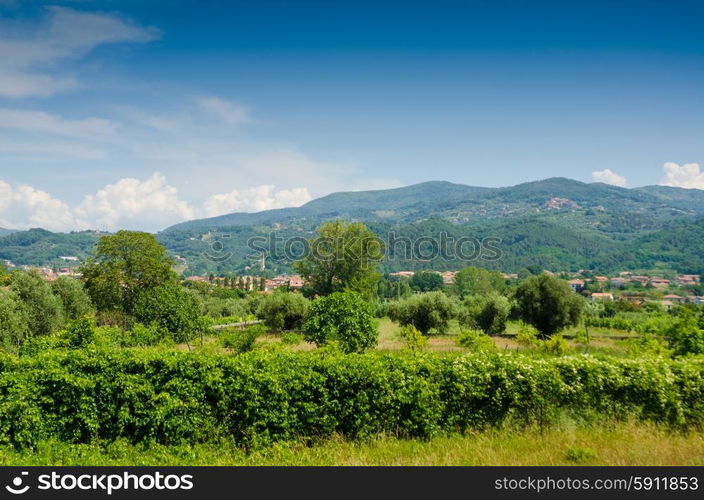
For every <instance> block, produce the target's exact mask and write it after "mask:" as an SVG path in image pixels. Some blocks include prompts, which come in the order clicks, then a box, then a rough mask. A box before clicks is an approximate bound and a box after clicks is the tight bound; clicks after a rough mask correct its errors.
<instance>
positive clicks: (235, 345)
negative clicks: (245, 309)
mask: <svg viewBox="0 0 704 500" xmlns="http://www.w3.org/2000/svg"><path fill="white" fill-rule="evenodd" d="M263 333H264V327H263V326H261V325H252V326H249V327H247V328H244V329H240V328H232V329H230V330H227V331H225V332H224V333H223V334H222V335H221V337H220V342H221V344H222V346H223V347H225V348H227V349H232V350H233V351H234V352H236V353H243V352H249V351H251V350H252V349H254V343H255V342H256V340H257V337H259V336H260V335H262V334H263Z"/></svg>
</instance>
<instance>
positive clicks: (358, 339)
mask: <svg viewBox="0 0 704 500" xmlns="http://www.w3.org/2000/svg"><path fill="white" fill-rule="evenodd" d="M303 329H304V331H305V338H306V340H308V341H309V342H314V343H315V344H316V345H318V346H321V345H325V344H326V343H327V342H329V341H330V340H337V341H339V342H340V347H341V348H342V350H343V351H344V352H347V353H349V352H362V351H364V350H366V349H369V348H370V347H374V346H375V345H376V343H377V339H378V337H379V332H378V331H377V327H376V321H375V319H374V309H373V306H372V304H371V303H370V302H368V301H367V300H365V299H364V298H363V297H362V296H361V295H360V294H358V293H357V292H351V291H346V292H335V293H333V294H330V295H328V296H327V297H322V298H319V299H317V300H315V301H313V303H312V304H311V306H310V311H309V313H308V318H307V319H306V322H305V324H304V326H303Z"/></svg>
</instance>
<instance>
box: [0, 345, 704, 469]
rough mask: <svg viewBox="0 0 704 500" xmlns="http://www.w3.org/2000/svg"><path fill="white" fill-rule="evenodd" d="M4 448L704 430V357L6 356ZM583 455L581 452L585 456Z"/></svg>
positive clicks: (0, 421) (0, 406) (0, 437)
mask: <svg viewBox="0 0 704 500" xmlns="http://www.w3.org/2000/svg"><path fill="white" fill-rule="evenodd" d="M0 387H1V388H2V394H3V397H2V398H0V443H3V444H8V445H13V446H15V447H18V448H23V447H32V446H34V445H36V443H37V442H38V441H40V440H44V439H55V440H58V441H64V442H69V443H92V442H94V441H95V440H109V441H114V440H118V439H126V440H129V441H130V442H155V443H161V444H166V445H176V444H179V443H196V442H204V441H210V442H212V441H215V440H217V439H230V440H232V441H233V442H235V443H237V444H240V445H245V446H250V447H251V446H257V445H263V444H268V443H271V442H274V441H279V440H293V439H299V440H301V439H319V438H321V437H327V436H333V435H340V436H343V437H345V438H351V439H353V438H357V437H364V436H372V435H376V434H387V435H396V436H400V437H419V438H424V437H429V436H433V435H438V434H442V433H453V432H458V431H460V432H461V431H464V430H468V429H481V428H485V427H492V426H496V427H498V426H501V425H504V424H505V423H508V422H517V423H524V424H528V425H529V424H548V423H550V422H552V421H555V419H557V418H559V417H561V416H568V417H574V418H591V419H594V420H596V421H599V420H600V419H601V418H603V417H604V416H609V418H615V419H628V418H634V419H637V420H645V421H653V422H658V423H663V424H667V425H671V426H673V427H681V428H684V427H690V428H696V427H697V426H701V425H703V424H704V359H702V358H696V357H692V358H686V359H684V358H682V359H676V360H671V359H664V358H644V359H638V360H629V359H618V358H609V357H604V358H600V359H597V358H594V357H592V356H588V355H579V356H568V357H561V358H548V359H534V358H532V357H528V356H523V355H515V354H514V355H501V354H486V353H472V354H463V355H458V354H445V355H442V356H438V355H432V354H428V353H413V354H399V353H394V354H389V353H376V352H374V353H367V354H362V355H352V356H350V355H344V354H339V353H335V352H333V351H328V352H326V353H325V355H320V353H319V352H312V353H300V352H299V353H289V352H286V351H278V352H276V351H273V352H268V351H259V350H255V351H254V352H251V353H246V354H242V355H239V356H223V355H215V354H206V353H183V352H170V353H163V352H152V351H111V352H108V351H101V350H81V349H77V350H73V351H64V350H57V351H53V352H44V353H39V354H38V355H37V356H34V357H26V358H15V357H13V356H9V355H0ZM575 455H580V456H581V455H583V454H581V453H576V454H575Z"/></svg>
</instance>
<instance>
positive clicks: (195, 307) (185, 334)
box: [134, 284, 205, 342]
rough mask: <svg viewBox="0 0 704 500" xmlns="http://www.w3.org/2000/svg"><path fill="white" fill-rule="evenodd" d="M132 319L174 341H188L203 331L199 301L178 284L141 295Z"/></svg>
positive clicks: (135, 305) (156, 288)
mask: <svg viewBox="0 0 704 500" xmlns="http://www.w3.org/2000/svg"><path fill="white" fill-rule="evenodd" d="M134 316H135V318H136V319H137V321H140V322H141V323H144V324H147V325H157V326H158V327H160V328H162V329H164V330H166V331H167V332H169V333H170V334H171V336H172V338H173V339H174V340H175V341H176V342H187V341H189V340H190V339H192V338H194V337H195V336H196V335H197V334H199V333H201V332H202V331H203V329H204V328H205V325H204V323H203V321H202V319H201V316H200V304H199V303H198V299H197V298H196V297H195V295H193V294H192V293H190V292H189V291H188V290H186V289H184V288H183V287H181V286H179V285H178V284H166V285H162V286H158V287H155V288H151V289H149V290H146V291H143V292H141V293H140V294H139V295H138V296H137V300H136V302H135V304H134Z"/></svg>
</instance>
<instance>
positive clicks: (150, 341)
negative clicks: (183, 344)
mask: <svg viewBox="0 0 704 500" xmlns="http://www.w3.org/2000/svg"><path fill="white" fill-rule="evenodd" d="M170 338H171V335H170V334H169V332H168V331H167V330H165V329H164V328H161V327H160V326H159V325H158V324H156V323H152V324H150V325H144V324H142V323H137V324H135V325H134V326H133V327H132V330H130V331H127V332H125V338H124V341H123V342H124V345H125V346H142V347H145V346H153V345H157V344H160V343H162V342H164V341H165V340H168V339H170Z"/></svg>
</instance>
